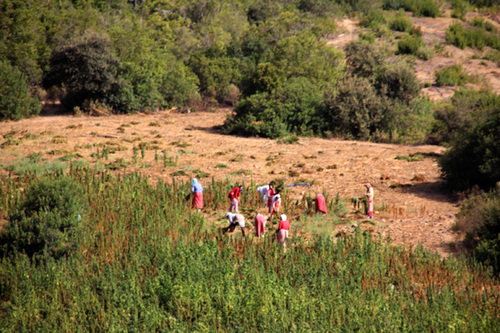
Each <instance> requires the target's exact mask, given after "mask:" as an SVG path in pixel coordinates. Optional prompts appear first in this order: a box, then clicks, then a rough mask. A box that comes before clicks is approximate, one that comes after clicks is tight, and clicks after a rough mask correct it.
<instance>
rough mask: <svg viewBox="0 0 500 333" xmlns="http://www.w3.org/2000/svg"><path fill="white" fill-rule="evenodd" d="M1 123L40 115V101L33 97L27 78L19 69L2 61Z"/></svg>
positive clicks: (0, 68)
mask: <svg viewBox="0 0 500 333" xmlns="http://www.w3.org/2000/svg"><path fill="white" fill-rule="evenodd" d="M0 82H2V84H0V121H4V120H7V119H11V120H19V119H22V118H27V117H30V116H36V115H38V114H39V113H40V110H41V109H42V105H41V103H40V101H39V100H38V99H37V98H35V97H32V96H31V93H30V88H29V85H28V82H27V78H26V76H25V75H23V74H22V73H21V72H20V71H19V70H18V69H17V67H13V66H11V65H10V64H8V63H7V62H5V61H0Z"/></svg>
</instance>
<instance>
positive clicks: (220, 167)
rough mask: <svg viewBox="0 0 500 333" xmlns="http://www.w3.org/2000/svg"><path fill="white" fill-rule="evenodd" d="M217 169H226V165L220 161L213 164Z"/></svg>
mask: <svg viewBox="0 0 500 333" xmlns="http://www.w3.org/2000/svg"><path fill="white" fill-rule="evenodd" d="M215 167H216V168H217V169H226V168H227V165H225V164H222V163H219V164H217V165H216V166H215Z"/></svg>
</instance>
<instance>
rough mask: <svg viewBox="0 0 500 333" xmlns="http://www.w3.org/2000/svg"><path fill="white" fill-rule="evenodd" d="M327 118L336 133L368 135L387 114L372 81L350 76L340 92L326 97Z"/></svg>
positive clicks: (340, 88)
mask: <svg viewBox="0 0 500 333" xmlns="http://www.w3.org/2000/svg"><path fill="white" fill-rule="evenodd" d="M324 116H325V119H326V121H327V124H328V125H329V127H328V128H327V129H326V130H328V131H331V132H332V133H334V134H339V135H345V136H347V137H349V138H351V137H352V138H356V139H363V140H367V139H369V137H370V135H371V134H373V133H374V132H375V131H376V130H377V129H378V128H380V123H381V121H382V119H383V116H384V107H383V103H382V99H381V98H380V96H378V95H377V91H376V89H375V87H374V86H373V85H372V84H371V82H370V81H369V80H368V79H366V78H362V77H356V76H353V77H347V78H345V79H344V80H343V81H342V82H341V83H340V85H339V87H338V92H337V95H335V96H334V97H332V98H331V99H329V98H327V99H325V115H324Z"/></svg>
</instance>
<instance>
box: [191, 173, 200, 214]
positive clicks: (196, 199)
mask: <svg viewBox="0 0 500 333" xmlns="http://www.w3.org/2000/svg"><path fill="white" fill-rule="evenodd" d="M191 193H193V208H198V211H200V210H202V209H203V186H202V185H201V183H200V182H199V181H198V179H196V178H193V185H192V186H191Z"/></svg>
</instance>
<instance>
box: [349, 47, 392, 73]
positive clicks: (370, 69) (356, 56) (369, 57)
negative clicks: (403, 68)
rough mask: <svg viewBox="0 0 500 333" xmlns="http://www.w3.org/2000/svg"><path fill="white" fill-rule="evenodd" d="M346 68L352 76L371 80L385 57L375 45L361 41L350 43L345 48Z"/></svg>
mask: <svg viewBox="0 0 500 333" xmlns="http://www.w3.org/2000/svg"><path fill="white" fill-rule="evenodd" d="M345 55H346V62H347V68H348V69H349V71H350V72H351V73H352V74H353V75H358V76H362V77H366V78H372V77H373V76H374V74H375V72H376V70H377V69H378V68H379V67H380V66H381V65H382V64H383V63H384V59H385V55H384V53H383V51H382V50H380V49H379V48H377V47H376V46H375V45H373V44H370V43H369V42H366V41H363V40H357V41H352V42H350V43H349V44H347V45H346V47H345Z"/></svg>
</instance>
